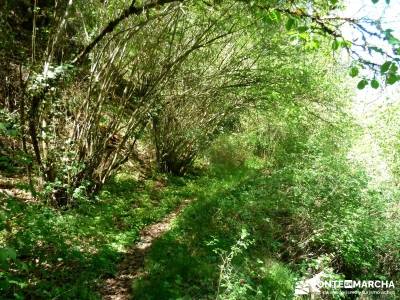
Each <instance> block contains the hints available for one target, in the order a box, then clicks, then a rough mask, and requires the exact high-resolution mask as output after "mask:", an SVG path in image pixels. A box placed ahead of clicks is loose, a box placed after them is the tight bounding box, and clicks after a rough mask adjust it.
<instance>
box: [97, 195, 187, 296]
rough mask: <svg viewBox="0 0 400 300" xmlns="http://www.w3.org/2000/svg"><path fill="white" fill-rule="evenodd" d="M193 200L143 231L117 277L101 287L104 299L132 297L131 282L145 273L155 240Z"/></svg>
mask: <svg viewBox="0 0 400 300" xmlns="http://www.w3.org/2000/svg"><path fill="white" fill-rule="evenodd" d="M191 201H192V200H190V199H186V200H184V201H183V202H182V204H181V205H180V206H179V207H178V208H177V209H175V210H174V211H173V212H172V213H170V214H169V215H167V216H166V217H165V218H164V219H162V220H161V221H160V222H158V223H155V224H152V225H150V226H148V227H146V228H144V229H143V230H142V231H141V233H140V240H139V242H138V243H137V244H135V245H134V246H133V247H132V248H131V249H129V250H128V252H127V254H126V255H125V257H124V259H123V260H122V262H121V263H120V264H119V266H118V272H117V274H116V275H115V277H113V278H110V279H107V280H106V281H105V283H104V285H103V286H102V287H101V288H100V292H101V294H102V296H103V299H105V300H128V299H131V290H130V288H131V283H132V281H133V280H134V279H136V278H138V277H140V276H141V275H143V266H144V259H145V256H146V254H147V253H148V252H149V250H150V248H151V246H152V244H153V242H154V241H155V240H157V239H158V238H160V237H161V236H162V235H163V234H164V233H166V232H167V231H169V230H170V229H171V227H172V223H173V222H174V220H175V219H176V217H177V216H178V215H179V213H180V212H181V211H182V210H183V209H184V208H185V207H186V206H187V205H188V204H189V203H190V202H191Z"/></svg>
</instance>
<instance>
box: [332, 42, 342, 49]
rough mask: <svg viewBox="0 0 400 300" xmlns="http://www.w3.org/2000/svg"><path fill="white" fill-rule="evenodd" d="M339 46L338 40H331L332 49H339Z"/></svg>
mask: <svg viewBox="0 0 400 300" xmlns="http://www.w3.org/2000/svg"><path fill="white" fill-rule="evenodd" d="M339 46H340V42H339V41H338V40H334V41H333V42H332V49H333V50H337V49H339Z"/></svg>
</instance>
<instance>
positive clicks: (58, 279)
mask: <svg viewBox="0 0 400 300" xmlns="http://www.w3.org/2000/svg"><path fill="white" fill-rule="evenodd" d="M159 189H160V188H159V187H156V186H155V185H154V184H152V182H151V181H149V182H147V183H143V184H141V183H138V182H136V181H134V180H132V179H131V178H130V177H129V176H127V175H120V176H119V177H118V178H116V179H115V181H113V182H110V184H109V185H108V186H107V187H106V189H105V191H104V192H103V193H102V194H101V195H100V197H99V199H98V200H97V202H95V203H93V202H88V201H84V202H82V203H81V205H80V206H79V207H78V208H74V209H70V210H68V211H64V212H60V211H57V210H56V209H52V208H49V207H47V206H46V205H43V204H38V203H23V202H21V201H20V200H17V199H14V198H6V197H5V198H3V199H2V200H1V205H2V210H1V211H2V212H4V216H3V217H4V218H3V217H2V219H1V220H2V224H4V227H2V231H0V240H1V242H2V244H4V245H7V246H6V247H4V248H0V268H1V273H0V282H1V284H0V292H1V294H2V296H3V297H5V298H14V297H20V298H21V299H25V298H32V297H33V298H41V299H47V298H54V297H57V298H60V299H99V295H98V292H97V291H96V287H97V285H98V284H99V283H100V282H101V280H102V279H103V278H104V277H109V276H112V275H113V274H114V273H115V271H116V267H117V264H118V262H119V261H120V259H121V258H122V257H123V254H124V251H126V249H127V248H128V247H129V246H130V245H131V244H132V243H134V242H135V241H136V240H137V238H138V233H139V231H140V230H141V228H143V227H144V226H145V225H147V224H150V223H152V222H154V221H156V220H159V219H161V218H162V217H163V216H164V215H165V214H166V213H168V212H169V211H170V210H172V209H174V208H175V207H176V205H178V204H179V201H181V200H182V199H183V197H178V196H179V194H178V189H179V187H177V188H176V189H175V188H172V187H171V190H170V189H169V188H168V189H165V190H159ZM21 211H23V212H24V213H23V214H21ZM7 228H12V231H9V229H7ZM7 266H8V267H9V268H7Z"/></svg>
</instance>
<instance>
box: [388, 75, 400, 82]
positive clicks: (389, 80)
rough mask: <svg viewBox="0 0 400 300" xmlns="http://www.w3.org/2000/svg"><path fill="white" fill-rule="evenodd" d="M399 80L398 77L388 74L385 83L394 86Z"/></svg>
mask: <svg viewBox="0 0 400 300" xmlns="http://www.w3.org/2000/svg"><path fill="white" fill-rule="evenodd" d="M399 80H400V76H399V75H397V74H394V73H390V74H389V75H388V76H387V77H386V82H387V84H395V83H396V82H397V81H399Z"/></svg>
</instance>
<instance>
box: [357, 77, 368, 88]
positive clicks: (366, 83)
mask: <svg viewBox="0 0 400 300" xmlns="http://www.w3.org/2000/svg"><path fill="white" fill-rule="evenodd" d="M367 85H368V80H366V79H362V80H361V81H360V82H359V83H358V84H357V88H358V89H359V90H362V89H364V88H365V87H366V86H367Z"/></svg>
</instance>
